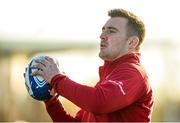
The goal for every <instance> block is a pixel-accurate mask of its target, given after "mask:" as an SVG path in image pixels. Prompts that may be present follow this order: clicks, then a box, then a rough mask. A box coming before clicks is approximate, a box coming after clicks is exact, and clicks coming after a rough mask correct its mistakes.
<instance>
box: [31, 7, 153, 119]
mask: <svg viewBox="0 0 180 123" xmlns="http://www.w3.org/2000/svg"><path fill="white" fill-rule="evenodd" d="M108 15H109V16H110V19H109V20H108V21H107V22H106V24H105V25H104V26H103V28H102V34H101V35H100V39H101V43H100V52H99V57H100V58H101V59H103V60H104V65H103V66H101V67H100V68H99V76H100V80H99V82H98V83H97V84H96V86H95V87H88V86H85V85H81V84H78V83H76V82H74V81H72V80H71V79H69V78H68V77H67V76H65V75H63V74H62V73H61V72H60V70H59V69H58V65H57V64H56V62H55V61H54V60H53V59H52V58H50V57H46V59H47V61H45V60H37V61H36V62H37V64H35V65H34V66H33V67H36V68H40V69H41V70H42V71H36V72H34V73H33V75H41V76H43V77H44V78H45V79H46V81H47V82H49V83H50V84H51V85H52V87H53V90H54V91H55V92H56V93H57V94H58V95H61V96H63V97H65V98H67V99H68V100H70V101H71V102H73V103H74V104H76V105H77V106H79V107H80V108H81V110H80V111H79V112H78V113H77V114H76V117H72V116H70V115H69V114H68V113H66V111H65V110H64V109H63V106H62V105H61V103H60V101H59V100H58V98H57V97H58V96H54V97H53V98H51V99H50V100H47V101H45V104H46V109H47V111H48V113H49V115H50V117H51V118H52V120H53V121H54V122H55V121H82V122H90V121H94V122H111V121H116V122H122V121H126V122H129V121H133V122H139V121H144V122H150V120H151V114H152V107H153V97H152V89H151V87H150V85H149V82H148V77H147V75H146V72H145V70H144V68H143V67H142V65H141V64H140V59H139V58H140V53H139V49H140V45H141V43H142V42H143V40H144V35H145V27H144V24H143V22H142V21H141V20H140V19H139V18H138V17H137V16H135V15H134V14H132V13H131V12H129V11H126V10H123V9H113V10H110V11H109V12H108Z"/></svg>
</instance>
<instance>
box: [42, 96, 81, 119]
mask: <svg viewBox="0 0 180 123" xmlns="http://www.w3.org/2000/svg"><path fill="white" fill-rule="evenodd" d="M44 102H45V106H46V110H47V112H48V114H49V115H50V117H51V119H52V120H53V122H76V121H80V119H78V118H77V117H76V118H73V117H72V116H70V115H69V114H67V113H66V111H65V110H64V108H63V106H62V105H61V103H60V101H59V100H58V97H57V96H55V97H53V98H52V99H50V100H47V101H44Z"/></svg>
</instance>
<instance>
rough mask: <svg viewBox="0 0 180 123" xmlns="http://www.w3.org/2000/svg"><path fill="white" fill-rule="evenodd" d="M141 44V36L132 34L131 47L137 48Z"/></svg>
mask: <svg viewBox="0 0 180 123" xmlns="http://www.w3.org/2000/svg"><path fill="white" fill-rule="evenodd" d="M138 44H139V38H138V37H137V36H131V37H130V38H129V49H136V47H137V45H138Z"/></svg>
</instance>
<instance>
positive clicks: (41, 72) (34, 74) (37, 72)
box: [32, 70, 44, 76]
mask: <svg viewBox="0 0 180 123" xmlns="http://www.w3.org/2000/svg"><path fill="white" fill-rule="evenodd" d="M37 75H40V76H43V75H44V73H43V71H42V70H36V71H33V72H32V76H37Z"/></svg>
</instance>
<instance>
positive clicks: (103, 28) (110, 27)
mask: <svg viewBox="0 0 180 123" xmlns="http://www.w3.org/2000/svg"><path fill="white" fill-rule="evenodd" d="M107 29H113V30H115V31H119V30H118V29H117V28H115V27H112V26H109V27H107ZM102 30H105V27H102Z"/></svg>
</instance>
